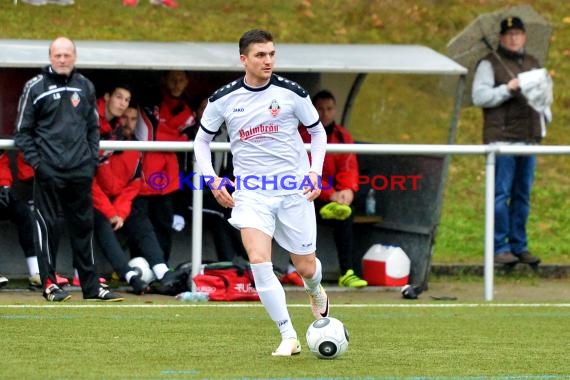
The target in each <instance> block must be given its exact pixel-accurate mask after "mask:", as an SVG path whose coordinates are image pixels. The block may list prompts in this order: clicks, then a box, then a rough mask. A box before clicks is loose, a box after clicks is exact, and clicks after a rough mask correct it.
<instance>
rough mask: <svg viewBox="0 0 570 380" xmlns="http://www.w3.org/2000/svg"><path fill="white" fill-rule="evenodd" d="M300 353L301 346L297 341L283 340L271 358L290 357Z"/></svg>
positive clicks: (292, 339)
mask: <svg viewBox="0 0 570 380" xmlns="http://www.w3.org/2000/svg"><path fill="white" fill-rule="evenodd" d="M300 353H301V344H300V343H299V340H298V339H295V338H291V339H283V340H282V341H281V344H279V347H277V349H276V350H275V351H273V352H272V353H271V356H291V355H297V354H300Z"/></svg>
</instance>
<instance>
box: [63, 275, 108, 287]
mask: <svg viewBox="0 0 570 380" xmlns="http://www.w3.org/2000/svg"><path fill="white" fill-rule="evenodd" d="M99 283H100V284H106V283H107V279H105V278H103V277H99ZM71 285H73V286H81V281H79V276H73V281H71Z"/></svg>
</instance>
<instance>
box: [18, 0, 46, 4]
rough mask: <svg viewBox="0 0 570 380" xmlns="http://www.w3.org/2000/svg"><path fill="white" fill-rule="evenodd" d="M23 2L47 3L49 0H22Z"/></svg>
mask: <svg viewBox="0 0 570 380" xmlns="http://www.w3.org/2000/svg"><path fill="white" fill-rule="evenodd" d="M22 3H24V4H30V5H46V4H47V0H22Z"/></svg>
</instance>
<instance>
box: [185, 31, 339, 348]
mask: <svg viewBox="0 0 570 380" xmlns="http://www.w3.org/2000/svg"><path fill="white" fill-rule="evenodd" d="M239 53H240V61H241V63H242V64H243V66H244V68H245V76H244V77H242V78H240V79H238V80H236V81H234V82H232V83H229V84H227V85H226V86H224V87H222V88H220V89H219V90H217V91H216V92H214V94H213V95H212V96H211V97H210V98H209V101H208V105H207V106H206V109H205V110H204V114H203V116H202V119H201V122H200V130H199V131H198V134H197V135H196V139H195V142H194V144H195V145H194V151H195V154H196V160H197V162H198V165H199V166H200V169H201V170H202V173H203V175H204V176H205V178H213V180H212V181H210V188H211V189H212V193H213V194H214V197H215V198H216V200H217V201H218V203H220V205H222V206H223V207H232V208H233V210H232V215H231V218H230V220H229V221H230V223H231V224H232V225H233V226H234V227H236V228H238V229H239V230H240V233H241V238H242V241H243V244H244V247H245V249H246V251H247V255H248V257H249V262H250V264H251V269H252V272H253V278H254V280H255V286H256V289H257V292H258V293H259V297H260V299H261V302H262V304H263V306H264V307H265V310H267V313H268V314H269V316H270V317H271V319H272V320H273V321H274V322H275V323H276V325H277V327H278V328H279V332H280V333H281V339H282V340H281V343H280V344H279V347H277V349H276V350H275V351H274V352H273V353H272V355H273V356H291V355H295V354H298V353H300V352H301V346H300V344H299V340H298V338H297V332H296V331H295V329H294V327H293V323H292V321H291V317H290V316H289V311H288V309H287V302H286V299H285V291H284V289H283V286H282V285H281V283H280V282H279V280H278V279H277V276H276V275H275V273H274V271H273V263H272V261H271V245H272V239H273V238H275V240H276V242H277V243H278V244H279V245H280V246H282V247H283V248H284V249H286V250H287V251H288V252H290V257H291V261H292V262H293V264H294V265H295V268H296V270H297V272H298V273H299V274H300V275H301V277H302V278H303V281H304V283H305V291H306V292H307V294H308V295H309V298H310V302H311V309H312V312H313V315H314V316H315V318H317V319H319V318H323V317H326V316H328V314H329V302H328V297H327V294H326V292H325V290H324V288H323V287H322V285H321V279H322V267H321V263H320V261H319V259H318V258H316V256H315V249H316V235H317V232H316V231H317V226H316V220H315V210H314V205H313V203H312V201H313V200H314V199H316V198H317V197H318V196H319V194H320V192H321V190H320V187H319V184H320V181H319V176H320V175H321V173H322V166H323V159H324V156H325V150H326V133H325V130H324V128H323V126H322V124H321V122H320V121H319V115H318V113H317V111H316V109H315V108H314V106H313V104H312V103H311V99H310V98H309V94H308V93H307V92H306V91H305V90H304V89H303V88H301V87H300V86H299V85H298V84H297V83H295V82H292V81H290V80H287V79H285V78H282V77H280V76H278V75H275V74H273V66H274V64H275V46H274V43H273V36H272V35H271V33H269V32H267V31H264V30H259V29H253V30H250V31H248V32H246V33H244V34H243V35H242V37H241V38H240V40H239ZM224 122H225V123H226V126H227V129H228V133H229V137H230V146H231V151H232V154H233V160H234V161H233V163H234V175H235V176H236V179H235V182H232V185H233V186H234V187H235V189H236V190H235V192H234V193H233V196H232V195H230V193H229V192H228V191H227V190H226V188H225V186H224V185H229V181H228V179H227V178H220V177H217V175H216V173H215V171H214V169H213V167H212V159H211V150H210V146H209V143H210V141H212V139H213V137H214V135H215V134H216V132H217V131H218V129H219V128H220V125H222V123H224ZM299 122H301V123H302V124H303V125H306V126H307V130H308V131H309V133H310V134H311V154H312V160H311V161H312V162H311V163H309V158H308V155H307V152H306V150H305V148H304V145H303V141H302V139H301V136H300V135H299V132H298V130H297V128H298V125H299Z"/></svg>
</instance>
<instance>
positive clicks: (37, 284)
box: [28, 273, 42, 289]
mask: <svg viewBox="0 0 570 380" xmlns="http://www.w3.org/2000/svg"><path fill="white" fill-rule="evenodd" d="M28 284H29V286H30V288H31V289H39V288H41V287H42V279H41V277H40V274H39V273H36V274H34V275H33V276H30V277H28Z"/></svg>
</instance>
